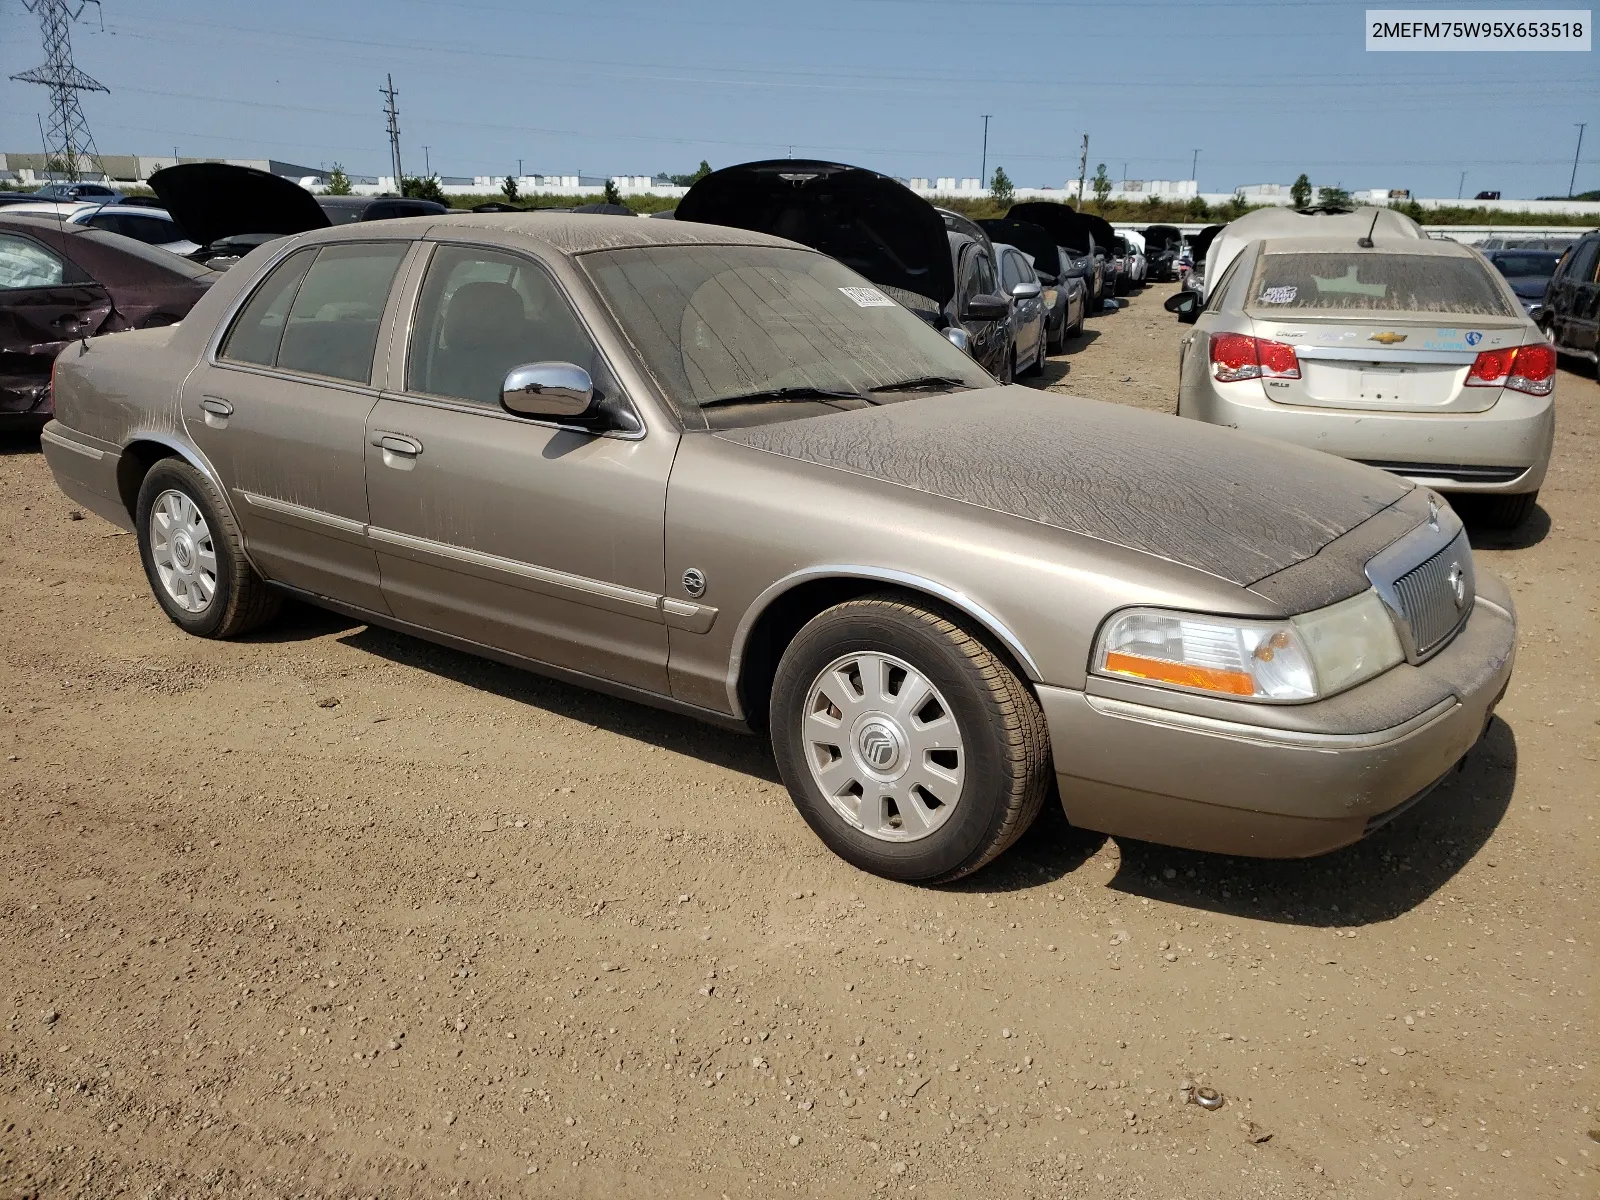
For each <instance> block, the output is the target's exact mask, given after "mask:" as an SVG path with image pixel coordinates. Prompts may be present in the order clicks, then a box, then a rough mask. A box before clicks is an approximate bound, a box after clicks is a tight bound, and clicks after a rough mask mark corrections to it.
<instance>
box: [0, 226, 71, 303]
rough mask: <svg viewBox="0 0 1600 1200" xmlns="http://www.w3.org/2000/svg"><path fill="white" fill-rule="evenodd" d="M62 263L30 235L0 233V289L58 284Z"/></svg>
mask: <svg viewBox="0 0 1600 1200" xmlns="http://www.w3.org/2000/svg"><path fill="white" fill-rule="evenodd" d="M65 282H67V278H66V264H65V262H63V261H62V259H61V258H59V257H58V256H57V255H55V254H52V253H51V252H50V251H49V250H47V249H45V247H43V246H41V245H40V244H39V243H38V242H35V241H33V240H31V239H30V238H23V237H14V236H13V235H11V234H9V233H0V291H20V290H21V289H23V288H47V287H60V286H61V285H62V284H63V283H65Z"/></svg>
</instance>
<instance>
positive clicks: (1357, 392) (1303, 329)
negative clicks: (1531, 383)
mask: <svg viewBox="0 0 1600 1200" xmlns="http://www.w3.org/2000/svg"><path fill="white" fill-rule="evenodd" d="M1451 319H1452V318H1451V317H1450V316H1449V315H1447V314H1437V315H1435V314H1429V316H1428V318H1427V319H1426V320H1422V319H1418V318H1416V317H1412V318H1410V319H1401V320H1398V321H1388V320H1386V321H1384V322H1383V323H1382V324H1378V323H1375V322H1374V321H1372V320H1371V319H1370V318H1367V319H1363V320H1359V321H1352V320H1349V319H1348V318H1343V319H1341V318H1339V317H1298V316H1297V319H1296V320H1294V321H1293V322H1292V323H1289V322H1286V321H1284V320H1283V319H1281V318H1279V319H1273V320H1263V319H1261V318H1260V317H1256V318H1255V319H1254V321H1253V325H1254V329H1253V332H1254V334H1255V336H1256V337H1258V338H1261V339H1264V340H1266V341H1274V342H1282V343H1287V344H1288V345H1291V346H1293V347H1294V351H1295V357H1296V358H1297V359H1298V360H1299V366H1300V378H1298V379H1293V378H1289V379H1285V378H1264V379H1262V381H1261V386H1262V388H1263V390H1264V391H1265V392H1266V395H1267V399H1269V400H1272V401H1274V402H1276V403H1278V404H1296V405H1305V406H1308V407H1312V408H1342V409H1371V410H1373V411H1381V412H1453V413H1471V412H1483V411H1485V410H1486V409H1489V408H1492V407H1493V406H1494V404H1495V402H1496V401H1497V400H1499V399H1500V393H1501V390H1502V389H1500V388H1498V387H1468V386H1466V381H1467V371H1468V369H1469V368H1470V367H1471V366H1472V362H1473V360H1474V359H1475V358H1476V357H1477V356H1478V353H1479V352H1480V351H1483V350H1491V349H1495V348H1497V347H1501V346H1513V345H1518V344H1520V343H1521V342H1522V341H1523V340H1524V336H1525V332H1526V331H1525V329H1524V328H1523V326H1522V325H1521V323H1520V322H1510V321H1505V320H1502V319H1498V318H1485V317H1482V316H1477V317H1465V318H1456V319H1458V320H1462V321H1470V322H1474V324H1471V325H1468V324H1462V325H1457V326H1454V327H1451V326H1448V325H1445V324H1443V322H1447V321H1449V320H1451ZM1495 326H1498V328H1496V327H1495Z"/></svg>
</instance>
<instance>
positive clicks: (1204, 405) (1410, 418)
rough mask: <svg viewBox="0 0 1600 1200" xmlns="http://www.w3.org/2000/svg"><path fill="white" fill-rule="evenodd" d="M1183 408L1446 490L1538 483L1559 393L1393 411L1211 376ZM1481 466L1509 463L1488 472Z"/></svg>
mask: <svg viewBox="0 0 1600 1200" xmlns="http://www.w3.org/2000/svg"><path fill="white" fill-rule="evenodd" d="M1224 393H1225V394H1224ZM1178 415H1179V416H1180V417H1189V418H1191V419H1193V420H1196V421H1204V422H1206V423H1207V424H1210V425H1225V426H1228V427H1229V428H1232V429H1241V430H1243V431H1244V432H1246V433H1253V434H1256V435H1257V436H1259V437H1270V438H1277V439H1278V440H1279V441H1283V442H1293V443H1294V444H1295V445H1297V446H1306V447H1308V448H1310V449H1312V450H1322V451H1325V452H1326V453H1328V454H1336V455H1338V456H1339V457H1340V458H1352V459H1355V460H1357V461H1358V462H1376V463H1403V464H1405V466H1404V468H1403V469H1400V470H1397V471H1396V472H1395V473H1396V474H1400V475H1403V476H1404V477H1405V478H1407V479H1410V480H1413V481H1414V482H1416V483H1419V484H1422V485H1424V486H1426V487H1431V488H1434V489H1435V490H1437V491H1441V492H1484V493H1497V492H1498V493H1521V492H1536V491H1538V490H1539V487H1540V485H1541V484H1543V483H1544V476H1545V472H1546V470H1547V469H1548V468H1549V466H1550V447H1551V445H1552V444H1553V443H1554V441H1555V429H1556V419H1555V398H1554V397H1553V396H1528V395H1524V394H1523V393H1521V392H1511V391H1505V392H1502V393H1501V394H1500V399H1499V400H1498V401H1497V402H1496V403H1495V405H1494V407H1493V408H1490V409H1488V410H1487V411H1485V412H1477V413H1417V412H1385V411H1381V410H1371V409H1363V410H1354V409H1342V408H1312V407H1309V406H1296V405H1288V404H1274V403H1273V402H1272V401H1271V400H1268V399H1267V397H1266V395H1265V393H1264V392H1263V391H1262V389H1261V388H1259V387H1254V386H1251V387H1243V386H1238V385H1229V386H1227V387H1226V388H1225V389H1219V388H1216V387H1213V386H1211V383H1210V380H1209V379H1208V380H1207V381H1206V382H1205V383H1204V384H1201V385H1200V386H1197V387H1186V388H1184V389H1183V391H1182V392H1181V393H1180V394H1179V397H1178ZM1430 467H1431V468H1433V469H1434V471H1433V473H1430V470H1429V468H1430ZM1451 467H1463V468H1467V470H1463V471H1460V472H1452V471H1451V470H1450V468H1451ZM1474 467H1477V468H1500V469H1501V470H1500V471H1499V472H1497V477H1496V478H1493V479H1488V480H1486V479H1483V478H1475V477H1474V472H1473V471H1472V470H1471V468H1474Z"/></svg>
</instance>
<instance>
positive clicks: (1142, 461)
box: [715, 387, 1412, 586]
mask: <svg viewBox="0 0 1600 1200" xmlns="http://www.w3.org/2000/svg"><path fill="white" fill-rule="evenodd" d="M715 436H717V437H720V438H724V439H727V440H729V441H734V442H740V443H742V444H744V445H747V446H750V447H752V448H754V449H757V450H761V451H765V452H767V453H770V454H776V455H781V456H783V457H786V458H792V459H797V460H800V461H803V462H808V463H814V464H817V465H820V466H824V467H830V468H833V469H835V470H839V471H847V472H850V473H853V474H856V475H863V476H869V477H871V478H874V479H879V480H883V481H885V482H888V483H892V484H896V485H898V486H901V487H907V488H912V489H915V490H916V491H919V492H923V493H926V494H928V495H930V496H938V497H942V498H944V499H945V500H948V501H952V502H957V503H962V504H970V505H976V506H978V507H982V508H986V509H989V510H991V511H993V512H997V513H1004V514H1007V515H1009V516H1013V517H1018V518H1021V519H1023V520H1028V521H1035V522H1038V523H1039V524H1042V525H1047V526H1050V527H1052V528H1055V529H1060V530H1064V531H1067V532H1069V533H1073V534H1079V535H1082V536H1084V537H1090V538H1096V539H1099V540H1101V541H1104V542H1109V543H1113V544H1116V545H1119V546H1125V547H1127V548H1129V549H1132V550H1138V551H1142V552H1145V553H1148V554H1152V555H1156V556H1158V557H1160V558H1163V559H1167V560H1169V561H1172V562H1175V563H1180V564H1182V565H1184V566H1187V567H1192V568H1194V569H1196V570H1200V571H1205V572H1208V573H1209V574H1211V575H1213V576H1216V577H1218V578H1222V579H1226V580H1228V581H1230V582H1232V583H1235V584H1238V585H1240V586H1249V585H1250V584H1252V583H1254V582H1256V581H1257V580H1260V579H1263V578H1265V577H1266V576H1268V575H1272V574H1275V573H1276V572H1278V571H1281V570H1283V569H1284V568H1286V567H1290V566H1293V565H1294V564H1296V563H1299V562H1303V561H1304V560H1306V559H1307V558H1310V557H1311V556H1313V555H1315V554H1316V553H1317V552H1318V551H1319V550H1321V549H1322V548H1323V547H1324V546H1326V545H1327V544H1328V543H1329V542H1331V541H1333V540H1334V539H1335V538H1337V537H1339V536H1340V535H1341V534H1343V533H1345V532H1347V531H1349V530H1351V529H1353V528H1355V527H1356V526H1357V525H1359V524H1361V523H1362V522H1363V521H1365V520H1367V519H1368V518H1369V517H1371V516H1373V515H1374V514H1376V513H1378V512H1381V511H1382V510H1383V509H1385V508H1387V507H1389V506H1390V505H1391V504H1393V503H1394V502H1395V501H1397V500H1398V499H1400V498H1401V497H1402V496H1404V495H1405V494H1406V492H1408V491H1409V490H1410V489H1411V486H1412V485H1411V484H1409V483H1407V482H1406V481H1404V480H1401V479H1398V478H1396V477H1394V476H1392V475H1387V474H1384V473H1383V472H1381V471H1377V470H1374V469H1372V468H1370V467H1364V466H1361V465H1360V464H1359V463H1352V462H1347V461H1346V460H1344V459H1341V458H1335V457H1333V456H1332V455H1328V454H1319V453H1317V452H1316V451H1313V450H1305V449H1301V448H1300V447H1297V446H1290V445H1287V444H1285V443H1281V442H1272V441H1267V440H1266V439H1263V438H1255V437H1251V436H1249V435H1247V434H1242V433H1239V432H1238V431H1236V430H1231V429H1224V428H1221V427H1218V426H1213V425H1202V424H1200V423H1198V422H1195V421H1180V420H1176V419H1174V418H1172V417H1170V416H1164V415H1161V414H1158V413H1153V412H1146V411H1144V410H1141V409H1134V408H1126V407H1123V406H1121V405H1114V404H1102V403H1100V402H1098V401H1094V400H1083V399H1079V398H1077V397H1071V396H1061V395H1056V394H1050V395H1044V394H1041V393H1039V392H1036V391H1034V390H1033V389H1031V388H1024V387H1008V388H994V389H988V390H984V391H979V392H957V393H953V394H949V395H940V396H926V397H919V398H918V399H916V400H908V401H904V402H901V403H895V404H886V405H883V406H882V407H879V408H869V409H861V410H858V411H853V412H840V413H835V414H831V415H828V416H822V417H811V418H805V419H801V420H795V421H782V422H778V423H776V424H771V425H758V426H750V427H746V428H742V429H729V430H721V431H719V432H718V433H716V434H715Z"/></svg>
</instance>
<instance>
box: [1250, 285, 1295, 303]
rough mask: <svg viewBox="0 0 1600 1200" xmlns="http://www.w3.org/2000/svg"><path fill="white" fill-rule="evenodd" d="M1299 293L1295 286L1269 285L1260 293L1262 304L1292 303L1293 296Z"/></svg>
mask: <svg viewBox="0 0 1600 1200" xmlns="http://www.w3.org/2000/svg"><path fill="white" fill-rule="evenodd" d="M1299 294H1300V289H1299V288H1297V287H1269V288H1268V289H1267V290H1266V291H1264V292H1262V293H1261V300H1260V303H1262V304H1293V303H1294V298H1295V297H1296V296H1298V295H1299Z"/></svg>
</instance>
